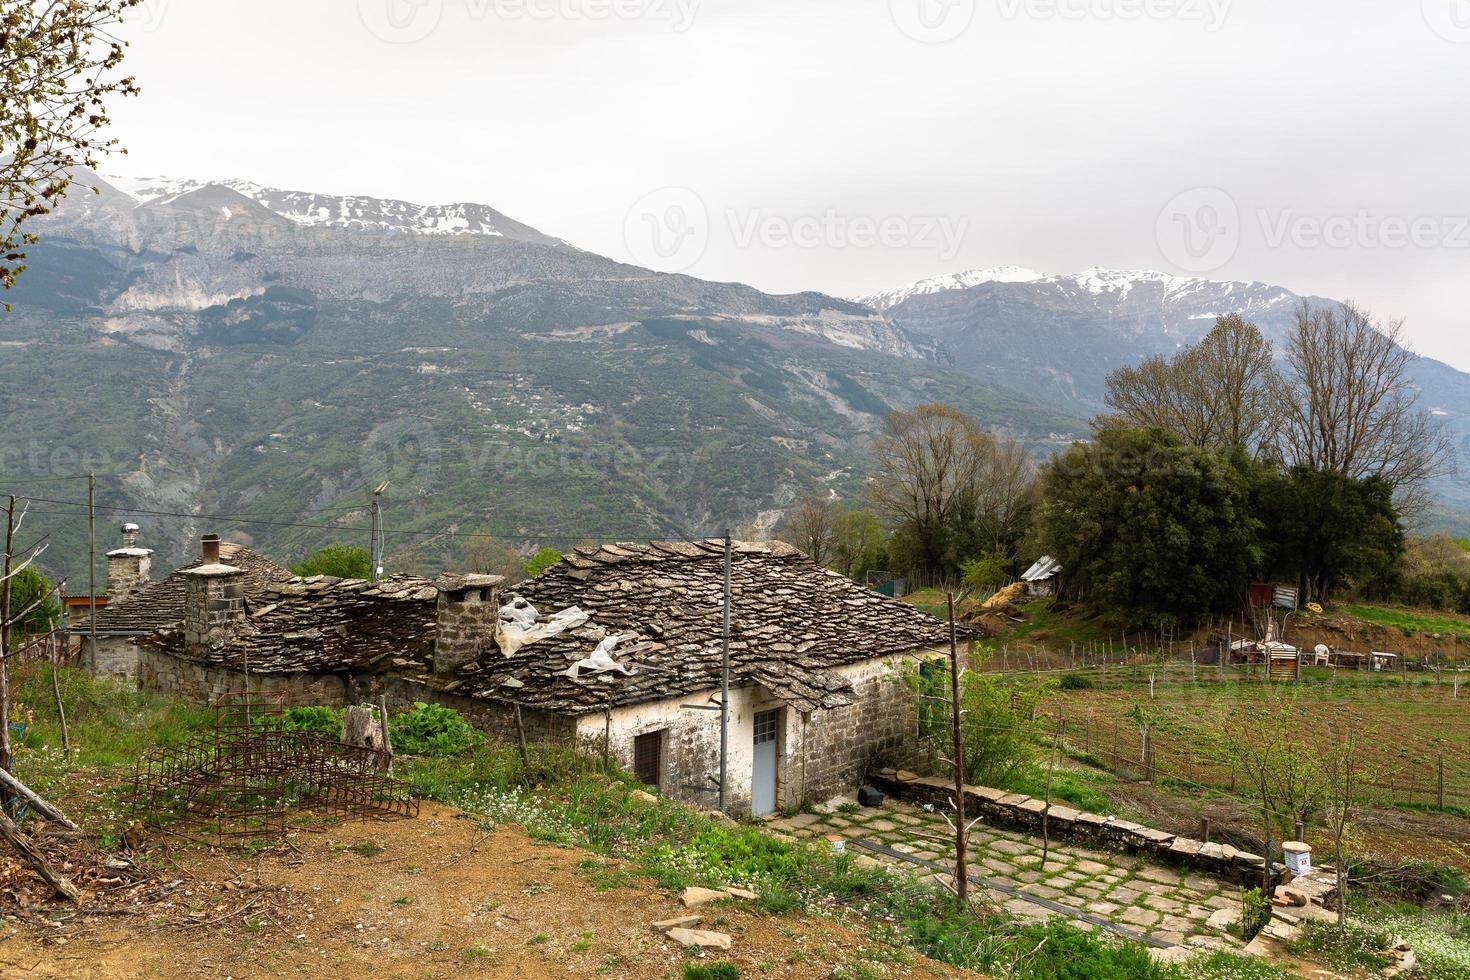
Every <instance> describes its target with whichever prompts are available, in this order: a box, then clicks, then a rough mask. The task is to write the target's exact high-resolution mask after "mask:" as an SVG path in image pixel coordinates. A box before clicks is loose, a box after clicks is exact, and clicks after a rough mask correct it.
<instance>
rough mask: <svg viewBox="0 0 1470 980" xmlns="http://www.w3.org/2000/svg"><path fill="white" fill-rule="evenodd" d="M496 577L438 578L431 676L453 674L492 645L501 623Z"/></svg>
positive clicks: (465, 576) (458, 576)
mask: <svg viewBox="0 0 1470 980" xmlns="http://www.w3.org/2000/svg"><path fill="white" fill-rule="evenodd" d="M503 581H505V579H504V578H503V577H502V576H499V575H448V574H446V575H441V576H440V577H439V580H438V581H436V582H435V583H434V585H435V587H436V588H438V590H439V599H438V605H437V607H436V620H437V622H436V630H435V633H434V673H436V674H439V675H441V676H445V675H449V674H453V673H454V672H455V671H457V670H458V669H459V668H460V667H463V666H464V665H465V664H467V663H470V662H472V661H474V660H475V659H476V658H477V657H478V656H479V655H480V650H481V648H482V647H484V646H485V645H486V644H489V643H493V642H494V636H495V628H496V626H497V625H499V623H500V594H499V586H500V583H501V582H503Z"/></svg>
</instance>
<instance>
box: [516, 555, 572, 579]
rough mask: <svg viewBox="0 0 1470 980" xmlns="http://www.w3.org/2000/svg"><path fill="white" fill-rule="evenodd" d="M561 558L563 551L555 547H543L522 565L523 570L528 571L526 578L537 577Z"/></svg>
mask: <svg viewBox="0 0 1470 980" xmlns="http://www.w3.org/2000/svg"><path fill="white" fill-rule="evenodd" d="M561 558H562V555H561V552H560V551H557V550H556V549H555V548H542V549H541V550H540V551H538V552H536V554H535V555H533V556H531V557H530V558H528V559H527V560H526V562H525V564H524V565H522V566H521V570H522V571H524V572H525V573H526V578H535V577H536V576H537V575H540V574H541V573H542V572H544V571H546V570H547V569H548V568H550V567H551V566H552V565H555V564H556V563H557V562H559V561H561Z"/></svg>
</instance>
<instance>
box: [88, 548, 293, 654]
mask: <svg viewBox="0 0 1470 980" xmlns="http://www.w3.org/2000/svg"><path fill="white" fill-rule="evenodd" d="M219 554H220V561H222V562H227V563H228V564H231V565H234V566H235V567H236V568H238V569H240V570H242V571H243V572H244V573H245V594H246V595H247V596H249V595H253V594H255V593H258V592H260V591H262V590H263V589H265V588H266V587H267V586H268V585H269V584H270V583H271V582H274V581H276V580H277V579H281V578H289V577H290V575H291V572H290V571H289V570H287V569H284V568H282V567H281V566H280V565H277V564H276V563H275V562H273V561H271V560H270V559H269V558H267V557H265V556H264V555H262V554H260V553H259V552H257V551H252V550H250V549H249V548H247V547H245V546H244V545H243V544H234V543H232V542H229V541H222V542H220V546H219ZM203 564H204V559H203V558H198V559H195V560H194V561H192V562H190V563H189V564H187V565H185V566H183V567H182V568H179V569H176V570H175V571H173V572H172V573H170V574H169V575H168V576H167V577H165V578H161V579H159V580H158V581H157V582H154V583H153V584H152V585H148V586H145V587H144V588H142V589H139V590H138V591H137V592H134V593H133V594H132V595H131V596H129V597H128V599H127V601H126V602H117V601H113V602H111V603H109V604H108V605H107V606H106V607H105V608H102V609H98V610H97V632H99V633H151V632H153V631H154V630H157V629H163V628H165V627H168V626H173V625H175V624H177V623H181V622H183V621H184V592H185V583H186V577H185V575H184V574H183V573H184V572H186V571H188V570H189V569H191V568H198V567H199V566H200V565H203ZM90 629H91V624H90V621H89V619H88V618H87V617H85V616H83V617H82V618H80V619H79V620H77V623H76V625H75V626H73V627H72V630H73V632H78V631H80V632H86V631H88V630H90Z"/></svg>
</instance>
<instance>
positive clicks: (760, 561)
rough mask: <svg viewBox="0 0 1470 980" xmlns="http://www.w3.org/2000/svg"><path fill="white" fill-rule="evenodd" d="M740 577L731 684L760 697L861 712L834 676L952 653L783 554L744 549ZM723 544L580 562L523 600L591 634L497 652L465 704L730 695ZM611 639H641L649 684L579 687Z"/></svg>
mask: <svg viewBox="0 0 1470 980" xmlns="http://www.w3.org/2000/svg"><path fill="white" fill-rule="evenodd" d="M733 552H734V555H733V560H732V563H731V566H732V567H731V594H732V607H733V615H732V619H731V643H730V660H731V665H732V671H731V684H732V685H733V686H735V687H743V686H748V685H749V684H751V683H758V684H761V685H763V686H764V687H766V688H767V689H769V690H770V691H771V692H772V693H773V694H775V695H776V696H777V697H778V698H780V699H782V700H783V701H785V702H786V703H787V704H789V705H791V706H793V707H795V708H797V709H799V710H802V711H811V710H814V709H818V708H833V707H839V706H841V705H844V704H851V703H852V691H851V689H850V688H849V686H848V685H847V684H846V683H844V682H843V681H842V680H841V679H840V678H839V677H837V676H836V675H835V674H833V673H832V668H834V667H839V666H842V665H845V664H852V663H857V662H859V661H862V660H868V659H872V658H875V657H882V656H886V655H889V654H896V653H904V652H907V651H909V650H914V649H916V648H920V647H938V646H940V645H942V644H947V643H948V639H949V633H948V626H947V625H945V624H944V623H941V622H940V621H939V620H937V619H934V618H933V617H931V616H929V615H926V614H925V613H922V612H920V611H919V610H917V609H915V608H913V607H912V606H910V605H907V604H906V603H902V602H899V601H897V600H894V599H889V598H886V597H884V596H881V595H879V594H877V593H876V592H873V591H871V590H868V589H865V588H863V587H862V586H859V585H857V584H855V583H853V582H852V581H851V580H850V579H848V578H847V577H845V576H843V575H839V574H837V573H836V572H832V571H828V570H827V569H824V568H822V567H821V566H819V565H817V564H816V563H815V562H813V561H812V560H811V559H810V558H808V557H807V556H806V555H804V554H802V553H801V552H800V551H798V550H797V549H795V548H793V547H791V546H790V545H787V544H783V543H781V542H757V543H748V542H736V543H735V545H734V548H733ZM723 554H724V544H723V542H722V541H719V540H714V539H712V540H707V541H701V542H654V543H652V544H646V545H633V544H618V545H605V546H603V547H602V548H595V549H594V548H585V549H578V550H577V551H575V552H574V553H572V554H570V555H568V556H567V557H566V558H565V559H564V560H563V561H561V562H560V563H558V564H556V565H554V566H552V567H551V568H550V569H548V570H547V571H545V572H543V573H542V574H541V575H540V576H538V577H537V578H535V579H534V580H532V581H531V582H528V583H525V584H524V585H523V586H521V587H519V588H517V589H512V590H510V591H512V592H515V593H516V594H519V595H522V596H524V597H525V598H526V599H528V600H530V601H531V602H532V603H533V604H535V605H536V607H537V609H538V610H539V611H540V612H542V613H543V614H546V613H551V612H554V611H556V610H558V609H563V608H566V607H568V606H579V607H580V608H582V609H583V610H584V611H586V612H588V613H589V614H591V617H592V621H591V622H590V623H589V624H588V625H587V626H585V627H582V628H580V629H577V630H573V631H571V632H569V633H566V634H563V635H562V636H558V637H552V638H549V639H545V640H540V641H538V642H536V643H533V644H531V645H530V646H527V647H526V648H524V649H523V650H522V651H520V652H519V653H518V654H517V655H516V656H515V657H511V658H505V657H501V656H499V654H498V652H496V651H491V652H489V653H486V654H484V655H482V656H481V658H480V661H479V664H478V666H476V667H471V668H469V669H467V670H466V671H465V672H464V673H463V675H462V677H461V678H460V680H459V681H458V682H457V683H456V685H455V687H456V689H457V692H458V693H463V694H469V695H471V696H474V697H482V698H490V699H496V700H515V701H519V702H520V703H522V704H524V705H526V706H528V707H535V708H543V709H548V710H553V711H560V712H570V713H585V712H587V711H591V710H601V709H602V708H604V707H618V706H623V705H631V704H641V703H645V702H649V701H659V700H664V699H668V698H675V697H682V696H684V695H687V694H693V693H696V692H700V691H708V690H710V689H712V688H718V687H719V685H720V635H721V618H722V609H723V602H722V594H723ZM609 633H631V634H634V635H635V637H636V639H634V640H629V641H626V642H624V643H623V644H622V645H620V646H619V647H617V648H616V649H615V650H614V657H615V659H617V660H618V661H620V662H621V663H623V664H625V665H626V666H628V667H630V668H634V669H636V670H637V673H636V674H635V675H634V676H631V677H624V676H622V675H619V674H616V673H608V674H602V675H600V676H593V677H584V678H582V679H580V680H575V681H574V680H572V679H571V678H569V677H566V676H565V674H564V672H565V671H566V669H567V667H568V666H570V665H571V664H572V663H574V662H575V661H577V660H580V659H582V658H583V657H585V656H587V654H588V653H590V652H591V650H592V648H593V647H595V646H596V644H597V642H598V641H599V640H600V639H602V637H603V636H605V635H607V634H609Z"/></svg>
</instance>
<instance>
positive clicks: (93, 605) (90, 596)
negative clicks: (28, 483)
mask: <svg viewBox="0 0 1470 980" xmlns="http://www.w3.org/2000/svg"><path fill="white" fill-rule="evenodd" d="M11 500H12V506H11V509H12V510H14V504H13V501H14V498H11ZM6 550H7V551H9V550H10V549H8V548H7V549H6ZM87 638H88V642H89V643H91V648H90V649H89V650H88V651H87V656H88V658H89V659H90V661H91V663H92V664H93V669H94V670H95V669H96V666H95V665H96V662H97V477H96V476H94V475H93V474H91V473H88V474H87Z"/></svg>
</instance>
